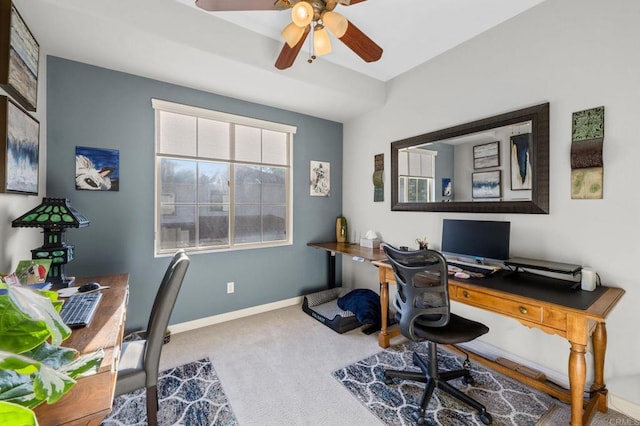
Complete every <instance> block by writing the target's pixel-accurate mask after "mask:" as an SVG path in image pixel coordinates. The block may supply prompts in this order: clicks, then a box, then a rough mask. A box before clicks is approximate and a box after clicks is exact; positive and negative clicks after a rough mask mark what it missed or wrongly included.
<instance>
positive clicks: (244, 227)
mask: <svg viewBox="0 0 640 426" xmlns="http://www.w3.org/2000/svg"><path fill="white" fill-rule="evenodd" d="M261 219H262V218H261V217H260V206H256V205H250V206H247V205H244V206H238V205H236V209H235V216H234V220H235V234H234V236H233V242H234V243H235V244H238V243H258V242H260V241H261Z"/></svg>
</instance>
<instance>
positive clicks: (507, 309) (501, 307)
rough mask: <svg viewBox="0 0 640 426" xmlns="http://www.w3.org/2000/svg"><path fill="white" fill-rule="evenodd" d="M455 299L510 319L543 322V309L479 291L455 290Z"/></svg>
mask: <svg viewBox="0 0 640 426" xmlns="http://www.w3.org/2000/svg"><path fill="white" fill-rule="evenodd" d="M456 299H457V300H459V301H460V302H462V303H466V304H468V305H473V306H478V307H482V308H484V309H487V310H488V311H492V312H497V313H499V314H503V315H507V316H510V317H512V318H522V319H525V320H528V321H533V322H536V323H539V324H541V323H542V322H543V308H542V306H539V305H534V304H531V303H522V302H519V301H515V300H509V299H498V298H496V297H495V296H493V295H490V294H486V293H483V292H481V291H475V290H469V289H466V288H460V287H457V288H456Z"/></svg>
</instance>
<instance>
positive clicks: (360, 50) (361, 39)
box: [339, 21, 382, 62]
mask: <svg viewBox="0 0 640 426" xmlns="http://www.w3.org/2000/svg"><path fill="white" fill-rule="evenodd" d="M339 40H340V41H341V42H343V43H344V44H345V45H346V46H347V47H348V48H349V49H351V50H353V52H354V53H355V54H356V55H358V56H360V57H361V58H362V59H363V60H364V61H365V62H375V61H377V60H378V59H380V58H381V57H382V47H380V46H378V45H377V44H376V43H375V42H374V41H373V40H371V39H370V38H369V37H367V35H366V34H365V33H363V32H362V31H360V29H359V28H358V27H356V26H355V25H353V24H352V23H351V21H349V25H348V26H347V31H346V32H345V33H344V35H343V36H342V37H340V39H339Z"/></svg>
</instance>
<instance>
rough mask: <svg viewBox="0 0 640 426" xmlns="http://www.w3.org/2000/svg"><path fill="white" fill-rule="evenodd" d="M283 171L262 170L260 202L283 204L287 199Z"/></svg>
mask: <svg viewBox="0 0 640 426" xmlns="http://www.w3.org/2000/svg"><path fill="white" fill-rule="evenodd" d="M285 173H286V172H285V170H284V169H281V168H275V167H263V168H262V202H263V203H267V204H284V203H285V202H286V199H287V186H286V179H285Z"/></svg>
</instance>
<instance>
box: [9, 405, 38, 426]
mask: <svg viewBox="0 0 640 426" xmlns="http://www.w3.org/2000/svg"><path fill="white" fill-rule="evenodd" d="M0 424H1V425H3V426H34V425H35V426H37V425H38V420H37V419H36V415H35V413H34V412H33V411H31V410H30V409H28V408H25V407H22V406H20V405H17V404H12V403H10V402H4V401H0Z"/></svg>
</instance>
